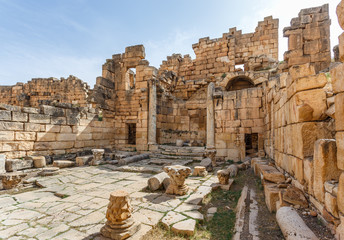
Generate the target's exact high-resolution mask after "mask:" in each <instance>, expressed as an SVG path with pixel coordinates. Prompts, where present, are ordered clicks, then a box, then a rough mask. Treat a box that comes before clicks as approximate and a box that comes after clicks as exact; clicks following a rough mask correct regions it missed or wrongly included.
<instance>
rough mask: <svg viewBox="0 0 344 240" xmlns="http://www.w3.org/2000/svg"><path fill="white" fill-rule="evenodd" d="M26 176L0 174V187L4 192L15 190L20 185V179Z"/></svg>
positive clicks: (16, 173) (15, 173)
mask: <svg viewBox="0 0 344 240" xmlns="http://www.w3.org/2000/svg"><path fill="white" fill-rule="evenodd" d="M26 175H27V174H26V173H19V172H14V173H5V174H2V175H0V179H1V182H2V187H3V188H4V189H6V190H8V189H12V188H15V187H17V186H18V185H19V184H20V183H21V181H22V179H23V178H24V177H26Z"/></svg>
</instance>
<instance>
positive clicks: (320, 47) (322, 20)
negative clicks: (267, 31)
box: [283, 4, 331, 72]
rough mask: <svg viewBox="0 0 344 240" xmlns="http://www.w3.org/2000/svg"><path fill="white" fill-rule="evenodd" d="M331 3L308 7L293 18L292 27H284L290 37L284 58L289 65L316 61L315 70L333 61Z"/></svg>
mask: <svg viewBox="0 0 344 240" xmlns="http://www.w3.org/2000/svg"><path fill="white" fill-rule="evenodd" d="M330 25H331V20H330V17H329V5H328V4H325V5H323V6H321V7H315V8H308V9H303V10H301V11H300V13H299V16H298V17H296V18H293V19H292V20H291V22H290V27H286V28H284V29H283V34H284V37H288V51H287V52H286V53H285V54H284V60H285V61H286V62H288V67H289V68H290V67H291V66H294V65H300V64H305V63H314V67H315V71H316V72H319V71H320V70H323V69H326V68H328V67H329V66H330V63H331V49H330Z"/></svg>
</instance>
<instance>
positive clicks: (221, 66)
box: [159, 17, 278, 81]
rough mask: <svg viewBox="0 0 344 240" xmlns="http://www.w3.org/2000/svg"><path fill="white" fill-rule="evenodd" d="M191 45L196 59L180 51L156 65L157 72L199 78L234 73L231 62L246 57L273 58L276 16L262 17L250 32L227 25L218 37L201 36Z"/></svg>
mask: <svg viewBox="0 0 344 240" xmlns="http://www.w3.org/2000/svg"><path fill="white" fill-rule="evenodd" d="M192 47H193V49H194V51H195V54H196V59H194V60H192V59H191V57H190V56H189V55H185V56H184V57H182V56H181V55H180V54H175V55H172V56H171V57H167V61H163V63H162V65H161V66H160V69H159V74H161V72H162V71H164V70H167V71H174V72H176V73H177V76H179V77H180V78H182V79H183V80H184V81H187V80H200V79H206V78H211V77H221V76H222V75H223V74H224V73H226V72H234V71H235V70H236V67H235V65H242V64H248V63H249V62H250V61H249V59H251V58H253V57H258V56H260V55H265V56H266V57H268V58H272V59H275V60H277V59H278V19H273V18H272V17H266V18H265V19H264V21H262V22H259V23H258V26H257V28H256V31H255V32H254V33H247V34H242V31H237V30H236V28H231V29H229V32H228V33H224V34H223V36H222V38H217V39H209V37H206V38H201V39H200V40H199V42H198V43H196V44H193V46H192ZM248 67H249V65H247V68H248Z"/></svg>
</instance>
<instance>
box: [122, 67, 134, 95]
mask: <svg viewBox="0 0 344 240" xmlns="http://www.w3.org/2000/svg"><path fill="white" fill-rule="evenodd" d="M135 83H136V68H128V70H127V72H126V73H125V90H131V89H134V88H135Z"/></svg>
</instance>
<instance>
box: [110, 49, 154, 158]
mask: <svg viewBox="0 0 344 240" xmlns="http://www.w3.org/2000/svg"><path fill="white" fill-rule="evenodd" d="M144 57H145V49H144V47H143V45H137V46H131V47H127V48H126V49H125V53H123V54H116V55H113V57H112V59H110V60H107V62H106V64H105V65H104V66H103V78H104V79H108V80H110V81H111V82H114V91H113V96H111V98H110V99H109V100H107V102H109V103H110V104H112V105H113V107H111V108H112V109H113V112H114V115H115V126H114V127H115V139H114V141H115V145H116V148H117V149H124V148H128V147H130V148H134V150H138V151H143V150H148V111H149V106H148V102H149V88H150V83H149V81H150V80H151V79H155V78H156V76H157V70H156V69H155V68H154V67H150V66H149V63H148V61H146V60H144ZM130 124H134V126H135V127H134V128H135V133H134V134H135V144H133V143H130V141H129V135H130V134H129V131H130V129H129V128H130V127H129V126H132V125H130Z"/></svg>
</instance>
